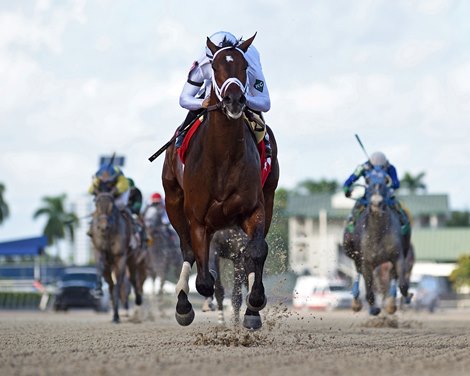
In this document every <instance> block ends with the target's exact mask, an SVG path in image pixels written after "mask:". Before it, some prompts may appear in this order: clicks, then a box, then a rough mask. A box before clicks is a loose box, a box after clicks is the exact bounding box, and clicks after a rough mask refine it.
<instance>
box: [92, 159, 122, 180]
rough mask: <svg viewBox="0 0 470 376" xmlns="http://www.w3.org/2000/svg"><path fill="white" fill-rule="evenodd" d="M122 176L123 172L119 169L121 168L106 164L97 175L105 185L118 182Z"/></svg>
mask: <svg viewBox="0 0 470 376" xmlns="http://www.w3.org/2000/svg"><path fill="white" fill-rule="evenodd" d="M120 174H121V170H120V169H119V167H117V166H113V165H109V164H106V165H103V166H101V167H100V169H99V170H98V172H97V173H96V177H97V178H98V179H100V180H101V181H102V182H103V183H112V182H114V181H116V180H117V178H118V176H119V175H120Z"/></svg>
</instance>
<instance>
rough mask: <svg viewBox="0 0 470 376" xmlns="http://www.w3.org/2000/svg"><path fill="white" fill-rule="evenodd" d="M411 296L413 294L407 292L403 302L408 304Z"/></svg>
mask: <svg viewBox="0 0 470 376" xmlns="http://www.w3.org/2000/svg"><path fill="white" fill-rule="evenodd" d="M412 298H413V294H408V295H407V296H405V304H410V303H411V299H412Z"/></svg>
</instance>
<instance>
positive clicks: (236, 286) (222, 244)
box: [203, 227, 248, 325]
mask: <svg viewBox="0 0 470 376" xmlns="http://www.w3.org/2000/svg"><path fill="white" fill-rule="evenodd" d="M247 243H248V237H247V236H246V234H245V233H244V232H243V231H242V230H241V229H240V228H237V227H231V228H228V229H225V230H221V231H217V232H216V233H215V234H214V237H213V238H212V241H211V244H210V249H209V262H210V264H212V265H214V266H215V271H216V273H217V277H216V279H215V285H214V289H215V291H214V295H215V298H216V301H217V310H218V322H219V323H220V324H223V323H225V318H224V306H223V301H224V297H225V289H224V286H223V285H222V279H221V273H220V259H221V258H223V259H227V260H230V261H231V262H232V263H233V290H232V309H233V320H234V324H235V325H238V324H239V323H240V307H241V305H242V286H243V285H245V286H247V284H248V280H247V278H246V273H245V264H244V252H245V248H246V245H247ZM208 301H212V297H211V298H207V300H206V302H208ZM208 308H209V307H208ZM206 310H207V308H206ZM203 311H204V306H203Z"/></svg>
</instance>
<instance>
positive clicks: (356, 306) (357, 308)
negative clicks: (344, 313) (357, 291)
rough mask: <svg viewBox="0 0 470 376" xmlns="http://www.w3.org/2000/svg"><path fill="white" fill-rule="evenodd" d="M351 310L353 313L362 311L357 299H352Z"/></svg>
mask: <svg viewBox="0 0 470 376" xmlns="http://www.w3.org/2000/svg"><path fill="white" fill-rule="evenodd" d="M351 308H352V310H353V312H359V311H360V310H361V309H362V302H361V301H360V300H359V299H353V302H352V305H351Z"/></svg>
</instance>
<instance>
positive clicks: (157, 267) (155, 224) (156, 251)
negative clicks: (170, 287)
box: [143, 205, 183, 297]
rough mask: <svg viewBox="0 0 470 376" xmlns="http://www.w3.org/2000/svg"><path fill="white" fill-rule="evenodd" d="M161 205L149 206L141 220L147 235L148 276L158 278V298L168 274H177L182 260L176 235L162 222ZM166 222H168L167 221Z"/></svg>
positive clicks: (161, 294)
mask: <svg viewBox="0 0 470 376" xmlns="http://www.w3.org/2000/svg"><path fill="white" fill-rule="evenodd" d="M164 210H165V209H164V207H163V205H151V206H149V207H147V208H146V210H145V212H144V215H143V217H144V218H143V219H144V224H145V231H146V233H147V238H148V239H149V241H148V251H149V255H148V256H149V263H148V274H149V277H150V278H151V279H152V280H153V284H152V286H154V287H155V280H156V278H157V277H159V278H160V286H159V290H158V296H159V297H162V296H163V291H164V290H163V287H164V285H165V282H166V281H167V280H168V273H169V272H170V271H171V272H173V273H175V277H178V276H177V273H178V272H179V271H180V270H181V265H182V264H183V258H182V256H181V251H180V248H179V243H178V239H177V238H178V235H177V234H176V233H175V231H174V230H173V229H171V228H170V226H169V225H168V223H165V221H164ZM167 221H168V220H167Z"/></svg>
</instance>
